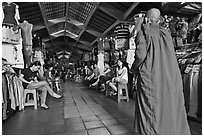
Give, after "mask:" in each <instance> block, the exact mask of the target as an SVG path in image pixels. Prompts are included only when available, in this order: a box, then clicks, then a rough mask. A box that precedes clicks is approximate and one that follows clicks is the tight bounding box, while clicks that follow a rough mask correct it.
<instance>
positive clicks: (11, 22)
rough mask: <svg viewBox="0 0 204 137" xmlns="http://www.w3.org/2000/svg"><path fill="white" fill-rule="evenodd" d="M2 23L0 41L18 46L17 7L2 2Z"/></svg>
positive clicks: (10, 3) (13, 4) (18, 17)
mask: <svg viewBox="0 0 204 137" xmlns="http://www.w3.org/2000/svg"><path fill="white" fill-rule="evenodd" d="M2 8H3V13H4V14H3V23H2V41H3V42H7V43H11V44H19V42H20V41H19V40H20V32H19V27H18V24H19V23H18V20H19V19H20V16H19V11H18V5H16V4H15V3H12V2H3V3H2Z"/></svg>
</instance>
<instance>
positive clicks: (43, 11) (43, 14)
mask: <svg viewBox="0 0 204 137" xmlns="http://www.w3.org/2000/svg"><path fill="white" fill-rule="evenodd" d="M38 5H39V7H40V11H41V14H42V17H43V21H44V23H45V26H46V29H47V31H48V34H49V38H50V41H51V43H52V44H53V42H52V38H51V35H50V34H51V33H50V30H49V28H48V22H47V18H46V15H45V9H44V7H43V6H42V3H41V2H38Z"/></svg>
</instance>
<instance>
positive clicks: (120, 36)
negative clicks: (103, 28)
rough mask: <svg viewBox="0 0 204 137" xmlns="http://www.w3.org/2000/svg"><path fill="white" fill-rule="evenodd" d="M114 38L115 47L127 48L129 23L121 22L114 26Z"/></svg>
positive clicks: (117, 48)
mask: <svg viewBox="0 0 204 137" xmlns="http://www.w3.org/2000/svg"><path fill="white" fill-rule="evenodd" d="M115 33H116V40H115V49H116V50H120V49H128V48H129V37H130V32H129V25H128V24H125V23H121V24H120V25H118V26H116V28H115Z"/></svg>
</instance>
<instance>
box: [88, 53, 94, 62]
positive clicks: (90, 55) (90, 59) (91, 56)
mask: <svg viewBox="0 0 204 137" xmlns="http://www.w3.org/2000/svg"><path fill="white" fill-rule="evenodd" d="M89 61H93V54H92V53H89Z"/></svg>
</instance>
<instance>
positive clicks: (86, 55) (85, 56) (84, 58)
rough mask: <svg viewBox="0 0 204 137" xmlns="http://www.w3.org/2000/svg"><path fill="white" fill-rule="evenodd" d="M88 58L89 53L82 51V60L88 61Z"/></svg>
mask: <svg viewBox="0 0 204 137" xmlns="http://www.w3.org/2000/svg"><path fill="white" fill-rule="evenodd" d="M89 59H90V57H89V53H84V56H83V61H85V62H87V61H89Z"/></svg>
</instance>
